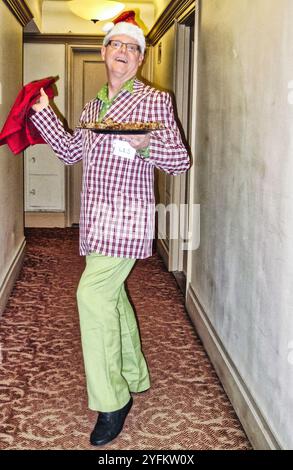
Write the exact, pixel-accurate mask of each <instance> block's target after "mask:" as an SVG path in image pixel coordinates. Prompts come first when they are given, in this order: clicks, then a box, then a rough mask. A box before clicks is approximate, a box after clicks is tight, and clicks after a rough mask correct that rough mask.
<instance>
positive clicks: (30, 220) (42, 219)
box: [24, 212, 66, 228]
mask: <svg viewBox="0 0 293 470" xmlns="http://www.w3.org/2000/svg"><path fill="white" fill-rule="evenodd" d="M24 225H25V227H27V228H53V227H57V228H64V227H66V223H65V212H25V222H24Z"/></svg>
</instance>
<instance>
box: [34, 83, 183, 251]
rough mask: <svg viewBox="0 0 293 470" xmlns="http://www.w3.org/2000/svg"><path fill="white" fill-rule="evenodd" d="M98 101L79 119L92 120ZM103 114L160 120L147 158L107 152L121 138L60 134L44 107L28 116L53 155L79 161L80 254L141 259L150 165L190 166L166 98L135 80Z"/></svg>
mask: <svg viewBox="0 0 293 470" xmlns="http://www.w3.org/2000/svg"><path fill="white" fill-rule="evenodd" d="M100 106H101V102H100V100H98V99H93V100H91V101H90V102H89V103H87V104H86V105H85V108H84V110H83V112H82V114H81V118H80V123H81V124H82V123H86V122H93V121H97V120H98V116H99V110H100ZM105 118H109V119H113V120H114V121H120V122H147V121H160V122H163V124H164V125H165V128H166V129H164V130H160V131H155V132H151V139H150V147H149V157H143V156H141V155H140V154H139V153H138V152H136V154H135V156H134V158H133V159H127V158H123V157H119V156H116V155H114V154H113V142H114V141H115V140H117V139H121V138H122V137H121V136H117V135H116V136H115V135H112V134H111V135H108V134H107V135H105V134H97V133H94V132H92V131H90V130H85V129H75V131H74V133H73V135H71V134H70V133H68V132H66V131H65V130H64V127H63V125H62V123H61V122H60V121H59V120H58V118H57V116H56V115H55V113H54V112H53V110H52V109H51V108H50V107H48V108H45V109H43V110H42V111H40V112H38V113H35V114H34V115H33V116H32V117H31V119H32V121H33V123H34V125H35V126H36V127H37V129H38V130H39V132H40V133H41V135H42V136H43V138H44V139H45V140H46V142H48V144H50V145H51V147H52V148H53V150H54V152H55V153H56V154H57V156H58V157H59V158H60V159H61V160H62V161H63V162H65V163H66V164H69V165H71V164H74V163H76V162H78V161H79V160H83V183H82V194H81V213H80V254H81V255H87V254H89V253H91V252H98V253H102V254H104V255H108V256H116V257H126V258H146V257H148V256H151V255H152V241H153V237H154V219H155V197H154V168H155V167H156V168H158V169H160V170H163V171H165V172H167V173H170V174H172V175H178V174H179V173H182V172H185V171H187V170H188V168H189V166H190V160H189V155H188V152H187V150H186V148H185V146H184V144H183V142H182V139H181V136H180V132H179V129H178V126H177V124H176V121H175V118H174V111H173V106H172V101H171V97H170V95H169V94H168V93H166V92H161V91H159V90H156V89H154V88H151V87H150V86H146V85H144V84H143V83H142V82H141V81H139V80H137V79H136V80H135V82H134V90H133V93H130V92H129V91H128V90H121V91H120V93H119V94H118V96H117V97H116V99H115V101H114V102H113V104H112V106H111V107H110V109H109V110H108V112H107V114H106V116H105Z"/></svg>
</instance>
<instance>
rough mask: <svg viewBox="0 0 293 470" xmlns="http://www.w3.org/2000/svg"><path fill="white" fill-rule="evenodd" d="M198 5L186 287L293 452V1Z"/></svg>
mask: <svg viewBox="0 0 293 470" xmlns="http://www.w3.org/2000/svg"><path fill="white" fill-rule="evenodd" d="M201 7H202V11H201V24H200V33H199V63H198V72H199V75H198V93H197V95H198V96H197V100H198V110H197V115H198V119H197V122H198V130H197V140H196V142H197V148H196V158H197V165H198V166H197V170H198V172H199V193H200V203H201V244H200V248H199V249H198V250H197V251H195V252H194V255H193V266H192V283H191V284H192V286H191V287H192V289H193V291H194V292H195V294H196V295H197V298H198V300H199V301H200V303H201V305H202V307H203V309H204V312H205V315H206V317H207V321H208V322H210V323H211V325H212V327H213V329H214V331H215V333H216V335H217V337H218V338H219V339H220V341H221V343H222V344H223V347H224V349H225V350H226V351H227V352H228V355H229V356H230V358H232V361H233V363H234V366H235V368H236V370H237V372H238V373H239V376H240V377H241V378H242V379H243V381H244V383H245V385H246V387H247V389H248V391H249V393H250V394H251V395H252V397H253V399H254V400H255V402H256V404H257V406H258V408H259V410H260V411H261V413H262V414H263V416H264V418H265V420H266V423H267V424H268V425H269V428H270V430H271V431H272V432H273V434H274V436H275V437H276V438H277V441H278V442H279V443H280V445H281V446H282V447H284V448H287V449H292V448H293V433H292V422H293V360H292V349H293V315H292V306H293V290H292V285H293V270H292V266H293V243H292V234H293V192H292V180H293V158H292V155H293V105H292V104H291V105H290V104H289V102H288V83H289V82H290V81H292V80H293V60H292V57H293V29H292V18H293V2H292V0H279V1H278V2H276V1H275V0H253V1H252V0H204V1H202V2H201ZM195 202H198V201H197V200H196V201H195ZM207 324H208V323H207Z"/></svg>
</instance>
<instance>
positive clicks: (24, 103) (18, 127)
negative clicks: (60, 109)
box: [0, 77, 58, 155]
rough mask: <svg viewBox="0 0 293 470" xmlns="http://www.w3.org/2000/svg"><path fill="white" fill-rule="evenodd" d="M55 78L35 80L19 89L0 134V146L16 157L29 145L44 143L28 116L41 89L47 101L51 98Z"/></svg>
mask: <svg viewBox="0 0 293 470" xmlns="http://www.w3.org/2000/svg"><path fill="white" fill-rule="evenodd" d="M57 78H58V77H48V78H43V79H41V80H35V81H33V82H30V83H28V84H27V85H25V86H24V87H23V88H22V89H21V91H20V92H19V93H18V95H17V98H16V100H15V102H14V105H13V106H12V108H11V110H10V113H9V115H8V117H7V119H6V121H5V124H4V126H3V128H2V131H1V132H0V145H4V144H7V145H8V147H9V148H10V150H11V151H12V152H13V153H14V154H15V155H16V154H17V153H20V152H22V151H23V150H24V149H26V148H27V147H28V146H29V145H35V144H45V143H46V142H45V141H44V139H43V138H42V137H41V134H40V133H39V131H38V130H37V129H36V127H35V126H34V125H33V123H32V122H31V120H30V119H29V116H30V115H31V113H32V112H34V111H33V110H32V109H31V106H32V105H33V104H34V103H35V102H36V101H37V100H38V98H39V96H40V89H41V88H44V91H45V92H46V93H47V95H48V97H49V99H52V98H53V96H54V90H53V86H52V85H53V83H55V81H56V80H57Z"/></svg>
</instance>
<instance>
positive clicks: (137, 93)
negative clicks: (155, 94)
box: [104, 79, 151, 122]
mask: <svg viewBox="0 0 293 470" xmlns="http://www.w3.org/2000/svg"><path fill="white" fill-rule="evenodd" d="M149 93H151V87H149V86H147V85H144V83H142V82H140V81H139V80H137V79H136V80H135V81H134V90H133V93H130V92H129V91H127V90H122V91H121V92H120V93H119V95H118V96H117V98H116V100H115V101H114V103H113V104H112V106H111V108H110V109H108V112H107V114H106V115H105V117H104V119H112V120H113V121H118V122H119V121H121V120H123V121H125V118H126V117H127V116H129V115H131V114H132V112H133V111H134V109H135V108H136V107H137V105H138V104H139V103H140V102H141V101H142V100H143V99H144V98H145V97H146V96H147V95H148V94H149Z"/></svg>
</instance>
